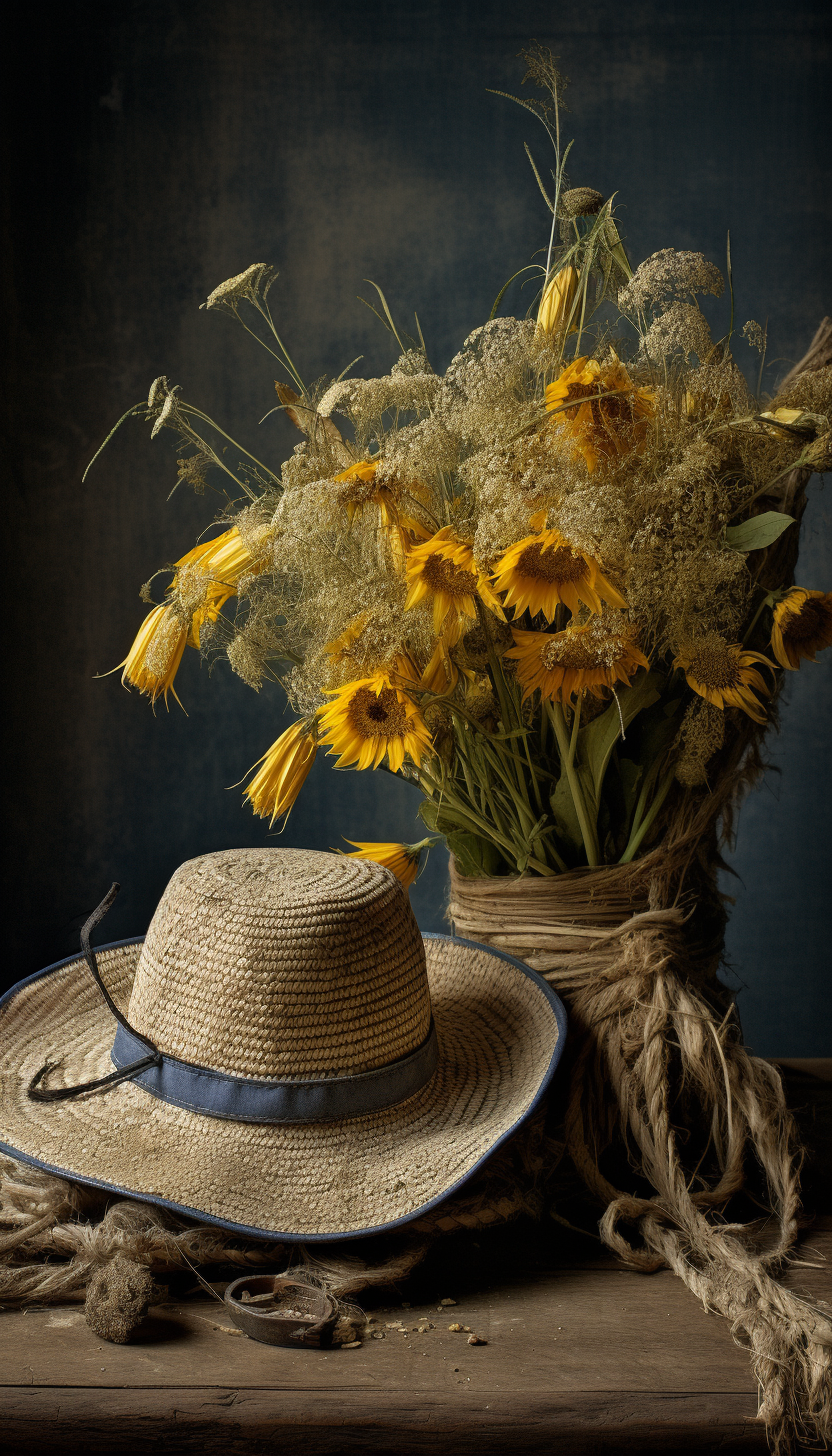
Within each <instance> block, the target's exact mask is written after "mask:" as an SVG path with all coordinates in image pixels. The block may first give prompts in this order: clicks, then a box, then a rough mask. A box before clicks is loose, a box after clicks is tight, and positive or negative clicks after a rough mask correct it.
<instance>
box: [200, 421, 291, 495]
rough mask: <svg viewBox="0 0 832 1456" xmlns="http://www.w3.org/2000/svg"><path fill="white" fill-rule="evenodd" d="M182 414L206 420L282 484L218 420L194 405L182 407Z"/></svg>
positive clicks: (212, 427)
mask: <svg viewBox="0 0 832 1456" xmlns="http://www.w3.org/2000/svg"><path fill="white" fill-rule="evenodd" d="M182 413H183V414H190V415H195V416H196V418H197V419H198V420H204V421H205V423H206V425H210V426H211V429H212V430H216V431H217V434H218V435H222V437H223V439H224V440H227V441H228V443H229V445H233V446H234V448H235V450H242V452H243V454H244V455H247V456H248V458H249V460H253V461H254V463H255V465H259V466H260V469H261V470H265V472H266V474H267V475H270V476H271V478H272V480H275V481H277V482H278V483H279V482H280V476H279V475H275V473H274V471H273V470H272V468H271V466H270V465H266V464H265V462H264V461H263V460H258V459H257V456H256V455H252V453H251V451H250V450H247V449H246V447H245V445H241V444H240V443H239V441H237V440H235V439H234V438H233V437H232V436H231V435H228V434H226V432H225V430H224V429H223V428H222V426H221V425H218V424H217V422H216V420H212V419H211V416H210V415H205V414H203V413H202V410H199V409H197V408H196V407H195V406H194V405H192V404H186V405H183V406H182ZM249 495H251V492H250V491H249ZM256 498H257V497H256V496H252V499H253V500H256Z"/></svg>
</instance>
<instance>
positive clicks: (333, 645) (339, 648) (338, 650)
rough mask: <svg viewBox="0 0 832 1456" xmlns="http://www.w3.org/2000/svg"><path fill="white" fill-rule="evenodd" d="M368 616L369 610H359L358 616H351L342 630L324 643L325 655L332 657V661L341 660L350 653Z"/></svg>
mask: <svg viewBox="0 0 832 1456" xmlns="http://www.w3.org/2000/svg"><path fill="white" fill-rule="evenodd" d="M369 617H370V614H369V612H359V614H358V616H357V617H353V619H352V621H351V622H350V623H348V625H347V626H346V627H345V628H344V630H343V632H340V633H339V634H338V636H337V637H333V639H332V641H331V642H327V643H326V644H325V646H324V651H325V652H326V654H327V656H329V657H331V658H332V660H333V662H342V661H343V660H344V658H345V657H349V656H350V655H351V653H352V649H353V647H354V646H355V644H356V642H357V641H358V639H359V637H360V636H361V633H362V632H363V631H364V628H365V627H366V625H367V622H368V621H369Z"/></svg>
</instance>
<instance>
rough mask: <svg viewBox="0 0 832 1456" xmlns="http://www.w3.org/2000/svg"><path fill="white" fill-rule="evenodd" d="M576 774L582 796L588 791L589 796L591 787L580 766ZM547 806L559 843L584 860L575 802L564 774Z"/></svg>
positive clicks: (582, 839)
mask: <svg viewBox="0 0 832 1456" xmlns="http://www.w3.org/2000/svg"><path fill="white" fill-rule="evenodd" d="M577 773H578V778H579V780H580V781H581V787H582V788H583V790H584V794H585V795H586V793H587V791H589V793H590V795H591V792H592V790H591V786H590V785H589V784H588V783H587V782H586V774H585V773H582V772H581V768H580V766H578V769H577ZM549 804H550V806H551V810H552V818H553V819H554V821H555V827H556V828H557V831H558V839H559V841H560V843H561V844H562V845H563V846H565V847H567V848H568V849H571V850H572V851H573V852H574V855H575V857H576V858H577V859H578V860H585V859H586V855H585V853H584V838H583V835H582V834H581V825H580V821H579V819H578V815H577V814H576V812H575V802H574V800H573V798H572V790H571V789H570V787H569V780H568V778H567V776H566V774H561V776H560V778H559V779H558V781H557V784H556V786H555V790H554V793H552V794H551V795H550V798H549Z"/></svg>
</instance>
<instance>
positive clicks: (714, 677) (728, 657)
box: [673, 632, 772, 723]
mask: <svg viewBox="0 0 832 1456" xmlns="http://www.w3.org/2000/svg"><path fill="white" fill-rule="evenodd" d="M755 662H759V663H762V664H763V666H764V667H769V668H770V667H771V666H772V664H771V662H770V661H769V659H768V658H767V657H764V656H763V654H762V653H761V652H746V651H745V649H744V648H743V647H742V646H741V644H740V643H738V642H726V641H725V638H724V637H720V635H719V633H718V632H706V633H705V635H704V636H702V637H698V638H696V639H695V640H694V641H691V642H687V643H685V644H684V646H683V647H680V648H679V650H678V652H677V655H676V657H675V658H674V661H673V666H674V667H676V668H679V669H680V670H681V671H682V672H683V673H684V674H685V677H686V678H687V681H688V686H689V687H691V688H693V691H694V692H695V693H699V696H700V697H702V698H705V699H707V701H708V702H709V703H713V705H714V707H715V708H742V710H743V712H744V713H747V714H748V716H749V718H753V719H754V722H755V723H765V721H766V715H765V712H764V709H763V705H762V703H761V702H759V700H758V699H757V698H756V697H755V696H754V693H755V692H758V693H768V691H769V689H768V688H767V686H766V684H765V680H764V679H763V677H762V676H761V674H760V673H759V672H758V671H757V669H756V668H755V666H754V663H755Z"/></svg>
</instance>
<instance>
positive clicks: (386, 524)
mask: <svg viewBox="0 0 832 1456" xmlns="http://www.w3.org/2000/svg"><path fill="white" fill-rule="evenodd" d="M380 463H381V462H380V460H359V461H358V462H357V463H356V464H355V465H350V467H349V468H348V469H347V470H342V471H341V473H340V475H336V476H335V480H336V482H337V483H339V484H340V485H341V490H340V491H339V493H338V502H339V504H340V505H342V506H343V507H344V509H345V510H346V512H347V516H348V517H349V519H350V521H352V520H354V518H355V516H356V514H360V512H361V511H363V509H364V507H365V506H367V505H374V506H377V507H378V513H379V519H380V521H381V525H382V527H383V529H384V530H385V531H386V532H387V538H388V541H389V542H390V550H391V552H392V554H393V562H394V565H395V567H396V570H397V571H403V570H404V566H405V558H406V555H407V552H408V551H409V550H410V548H411V546H412V545H413V542H414V540H417V541H418V540H423V539H424V537H425V536H426V535H427V532H426V531H425V529H424V527H423V526H422V525H421V524H420V522H418V521H415V520H413V519H412V518H411V517H410V516H404V515H402V513H401V511H400V510H399V508H398V506H397V505H396V502H395V501H394V499H393V495H392V493H391V491H390V490H389V488H388V487H387V486H386V485H376V471H377V470H378V467H379V465H380Z"/></svg>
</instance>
